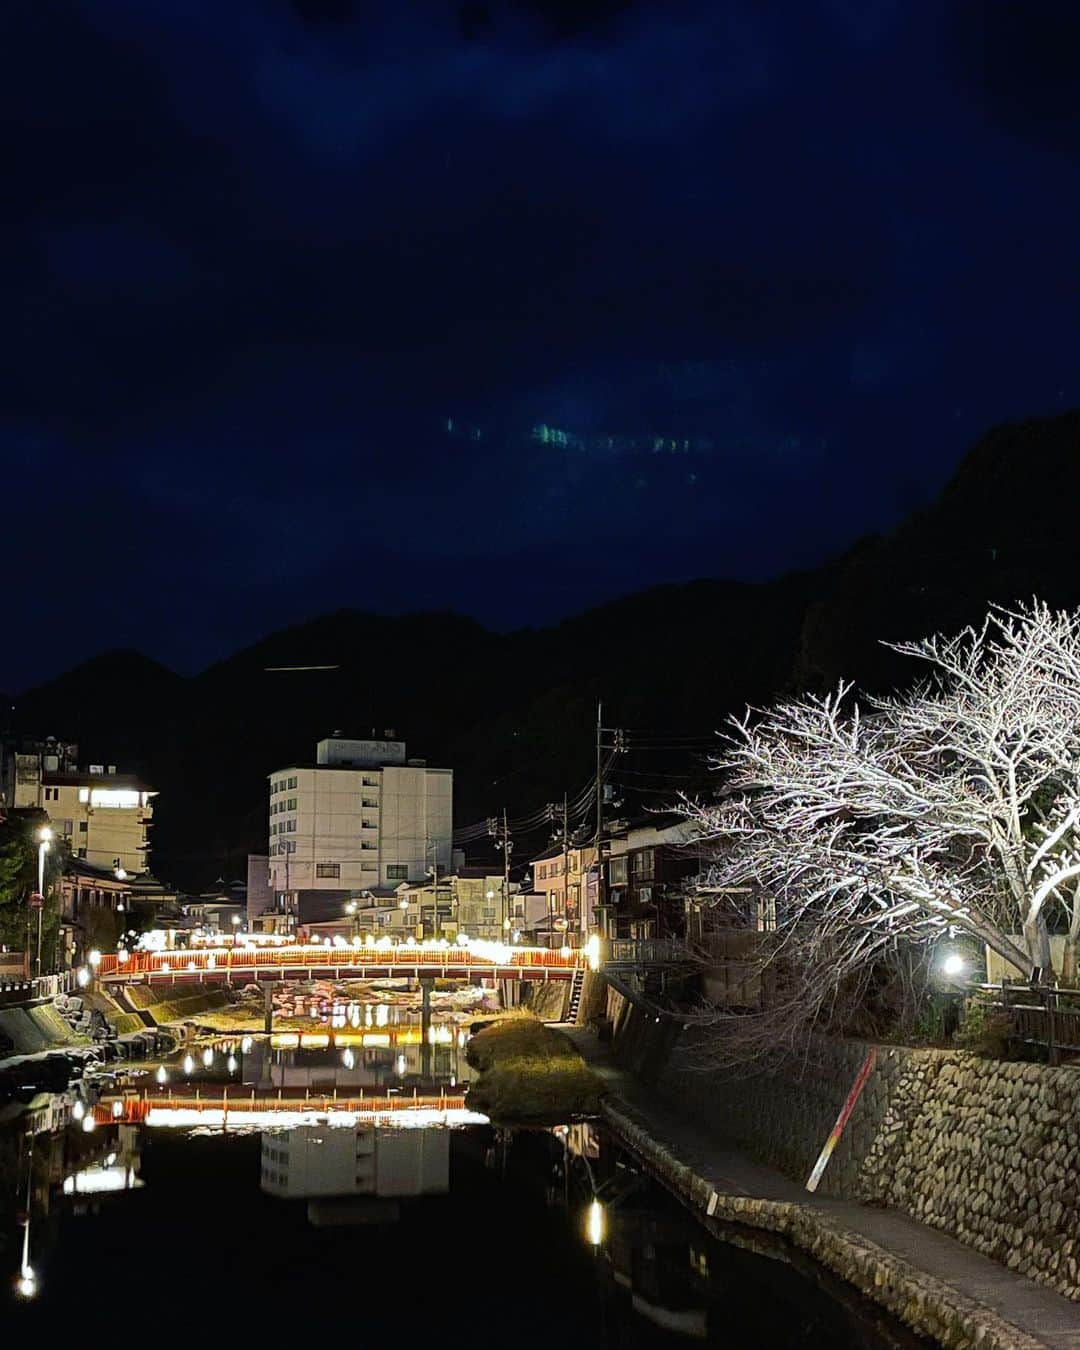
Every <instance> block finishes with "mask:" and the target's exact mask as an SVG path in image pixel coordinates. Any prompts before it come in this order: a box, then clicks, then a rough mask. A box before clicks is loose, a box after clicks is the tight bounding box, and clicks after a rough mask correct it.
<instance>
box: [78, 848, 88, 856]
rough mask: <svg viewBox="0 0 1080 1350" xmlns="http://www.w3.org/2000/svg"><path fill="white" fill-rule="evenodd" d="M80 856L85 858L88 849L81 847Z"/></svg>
mask: <svg viewBox="0 0 1080 1350" xmlns="http://www.w3.org/2000/svg"><path fill="white" fill-rule="evenodd" d="M79 857H80V858H85V857H86V849H85V848H81V849H79Z"/></svg>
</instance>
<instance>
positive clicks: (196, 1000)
mask: <svg viewBox="0 0 1080 1350" xmlns="http://www.w3.org/2000/svg"><path fill="white" fill-rule="evenodd" d="M127 996H128V998H129V999H130V1001H131V1003H132V1004H133V1005H134V1006H135V1007H136V1008H139V1009H141V1010H142V1011H144V1012H148V1013H149V1014H150V1016H151V1017H152V1018H153V1019H154V1022H155V1023H156V1024H157V1025H158V1026H162V1025H164V1024H165V1023H166V1022H186V1021H189V1020H190V1019H192V1018H194V1017H198V1018H199V1020H200V1021H203V1020H204V1016H205V1014H207V1013H210V1012H217V1011H219V1010H221V1009H223V1008H225V1007H226V1005H227V1003H228V994H226V993H225V992H224V990H221V989H203V990H200V991H199V992H198V993H193V994H179V995H178V994H174V996H173V997H171V998H170V997H167V995H166V991H165V990H164V989H157V988H154V987H152V986H150V985H141V984H132V985H129V986H128V991H127Z"/></svg>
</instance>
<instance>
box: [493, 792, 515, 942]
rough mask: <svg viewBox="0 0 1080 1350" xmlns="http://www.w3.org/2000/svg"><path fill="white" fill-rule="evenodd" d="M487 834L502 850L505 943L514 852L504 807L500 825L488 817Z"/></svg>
mask: <svg viewBox="0 0 1080 1350" xmlns="http://www.w3.org/2000/svg"><path fill="white" fill-rule="evenodd" d="M488 834H489V835H490V836H491V838H492V839H494V840H495V847H496V848H498V849H502V855H503V883H502V940H503V941H504V942H505V941H506V930H507V928H509V926H510V923H509V919H510V854H511V853H513V851H514V841H513V840H512V839H511V838H510V823H509V821H508V820H507V815H506V807H505V806H504V807H503V811H502V824H501V825H500V823H499V819H498V817H497V816H491V817H489V819H488Z"/></svg>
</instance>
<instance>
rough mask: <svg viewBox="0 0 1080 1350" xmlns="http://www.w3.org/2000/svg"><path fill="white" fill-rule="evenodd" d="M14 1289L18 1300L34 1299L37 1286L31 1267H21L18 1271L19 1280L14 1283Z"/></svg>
mask: <svg viewBox="0 0 1080 1350" xmlns="http://www.w3.org/2000/svg"><path fill="white" fill-rule="evenodd" d="M15 1288H16V1290H17V1291H18V1294H19V1297H20V1298H34V1297H35V1295H36V1294H37V1291H38V1284H37V1276H36V1275H35V1274H34V1268H33V1266H23V1268H22V1270H20V1271H19V1278H18V1279H17V1280H16V1281H15Z"/></svg>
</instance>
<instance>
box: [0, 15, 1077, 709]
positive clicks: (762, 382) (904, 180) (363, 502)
mask: <svg viewBox="0 0 1080 1350" xmlns="http://www.w3.org/2000/svg"><path fill="white" fill-rule="evenodd" d="M0 67H2V72H0V104H2V107H3V120H4V129H5V132H6V136H5V142H6V151H7V153H6V155H5V157H4V170H3V179H4V188H5V192H4V208H3V211H2V212H0V233H2V244H3V247H2V253H0V259H2V261H0V267H2V268H3V295H4V312H5V315H6V319H7V330H8V338H9V342H8V344H6V345H7V351H6V353H5V356H4V359H3V363H2V367H0V369H2V375H0V379H2V382H3V400H2V403H0V418H2V421H0V436H2V445H3V457H2V462H3V474H4V480H3V481H4V502H5V510H4V513H3V541H4V553H5V561H6V570H7V579H8V585H7V588H6V597H5V599H6V605H5V609H6V613H5V625H4V642H3V645H2V648H0V650H2V651H3V656H4V660H3V663H2V667H0V687H4V686H6V687H7V688H9V689H17V688H19V687H21V686H23V685H25V684H28V683H31V682H33V681H36V680H38V679H41V678H44V677H46V676H49V675H52V674H55V673H57V672H58V671H59V670H62V669H63V668H65V667H66V666H69V665H71V664H74V662H75V661H76V660H78V659H81V658H84V657H87V656H90V655H92V654H94V653H95V652H97V651H101V650H104V649H106V648H109V647H116V646H135V647H138V648H140V649H141V650H143V651H144V652H146V653H147V654H148V655H151V656H154V657H156V658H158V659H159V660H162V661H164V662H166V663H167V664H169V665H172V666H174V667H175V668H177V669H180V670H183V671H193V670H196V669H198V668H199V667H200V666H202V665H203V664H205V663H207V662H209V661H211V660H213V659H215V658H217V657H219V656H221V655H224V654H226V653H227V652H229V651H231V650H233V649H235V648H236V647H238V646H240V645H241V644H243V643H245V642H248V641H251V640H253V639H254V638H256V637H258V636H260V635H261V634H263V633H264V632H266V631H268V630H270V629H273V628H276V627H280V626H284V625H285V624H287V623H291V622H295V621H298V620H301V619H304V618H308V617H312V616H314V615H315V614H318V613H320V612H324V611H326V610H329V609H334V608H339V607H342V606H350V607H355V608H362V609H372V610H378V611H381V612H400V611H405V610H413V609H429V608H453V609H457V610H459V611H461V612H462V613H466V614H471V615H474V616H475V617H477V618H479V619H480V620H482V621H483V622H485V623H487V624H490V625H492V626H497V627H500V628H510V627H517V626H520V625H524V624H530V623H545V622H550V621H552V620H553V619H557V618H559V617H561V616H564V615H566V614H569V613H573V612H575V611H577V610H580V609H582V608H584V607H586V606H587V605H589V604H593V603H596V602H598V601H601V600H604V599H608V598H612V597H614V596H616V595H619V594H623V593H626V592H629V591H633V590H635V589H638V588H641V587H644V586H647V585H650V584H653V583H657V582H661V581H676V580H682V579H688V578H691V577H694V576H703V575H708V576H730V577H738V578H746V579H753V578H761V577H766V576H770V575H773V574H775V573H777V572H779V571H782V570H784V569H787V568H791V567H795V566H802V565H807V564H812V563H815V562H818V561H820V560H822V559H823V558H825V557H827V556H829V555H830V554H832V553H835V552H836V551H838V550H839V549H841V548H843V547H844V546H846V545H847V544H849V543H850V542H851V541H852V540H854V539H855V538H856V537H858V536H859V535H860V534H863V533H865V532H867V531H869V530H873V529H879V528H882V527H888V526H889V525H890V524H892V523H895V522H896V521H897V520H898V519H899V518H901V517H902V516H903V515H904V514H906V513H907V512H909V511H910V510H911V509H913V508H914V507H916V506H918V505H920V504H922V503H924V502H926V501H927V500H929V499H930V498H931V497H932V495H933V493H934V492H935V491H936V490H937V489H938V488H939V487H940V486H941V484H942V483H943V482H944V481H945V480H946V478H947V477H948V475H949V474H950V472H951V471H952V469H953V468H954V466H955V464H956V462H957V461H958V459H959V457H960V456H961V455H962V453H963V452H964V450H965V449H966V448H967V447H968V446H969V445H970V444H971V443H972V442H973V441H974V440H975V439H976V438H977V437H978V436H979V435H980V434H981V433H982V432H983V431H984V430H985V429H986V428H987V427H989V426H990V425H992V424H993V423H995V422H997V421H1000V420H1002V419H1006V418H1017V417H1024V416H1029V415H1035V414H1046V413H1053V412H1055V411H1060V410H1062V409H1064V408H1067V407H1070V406H1074V405H1075V404H1076V403H1077V402H1080V397H1078V394H1080V389H1078V385H1080V368H1078V363H1077V351H1078V349H1080V343H1078V339H1080V303H1078V301H1080V246H1078V239H1080V219H1078V207H1080V178H1078V175H1077V159H1078V153H1077V152H1078V150H1080V98H1078V97H1077V88H1076V72H1077V70H1078V69H1080V7H1078V6H1076V5H1075V4H1063V5H1047V4H1040V3H1037V2H1033V0H1027V2H1026V3H1023V4H996V3H992V2H988V0H980V2H979V3H970V4H962V5H948V4H945V3H938V2H937V0H930V2H929V3H914V4H913V3H904V0H896V2H895V3H873V0H801V3H798V4H795V3H791V4H781V3H777V4H769V3H762V2H761V0H746V2H745V3H732V4H728V3H724V2H723V0H703V3H693V2H692V0H685V3H680V0H664V3H656V4H650V3H638V4H634V3H625V4H620V3H617V2H616V0H608V2H607V3H585V0H564V2H563V3H551V2H550V0H549V2H548V3H542V2H541V0H533V3H525V0H519V2H518V3H514V2H513V0H502V2H500V0H489V2H488V3H482V2H478V0H467V2H466V3H453V2H452V0H445V3H430V4H424V3H414V2H412V0H410V2H409V3H406V2H405V0H395V2H394V3H390V2H389V0H388V2H387V3H385V4H379V3H374V0H372V2H371V3H361V0H355V3H352V2H351V0H292V2H291V3H289V0H205V2H203V0H85V2H84V3H76V2H75V0H67V3H64V2H62V0H5V3H4V4H3V6H2V7H0Z"/></svg>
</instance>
